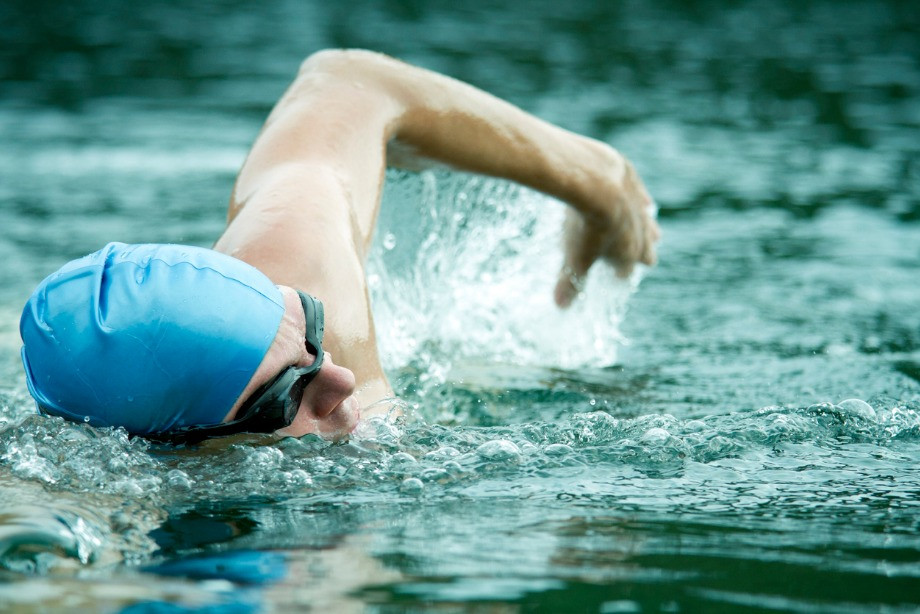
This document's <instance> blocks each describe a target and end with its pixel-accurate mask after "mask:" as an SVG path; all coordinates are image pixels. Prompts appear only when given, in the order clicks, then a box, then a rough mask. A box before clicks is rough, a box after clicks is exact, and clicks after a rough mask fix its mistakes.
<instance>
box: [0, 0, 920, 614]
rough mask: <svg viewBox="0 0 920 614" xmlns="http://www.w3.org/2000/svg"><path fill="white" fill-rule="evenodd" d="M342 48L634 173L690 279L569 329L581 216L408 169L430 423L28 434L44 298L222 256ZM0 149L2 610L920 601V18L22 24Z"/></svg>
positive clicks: (67, 18)
mask: <svg viewBox="0 0 920 614" xmlns="http://www.w3.org/2000/svg"><path fill="white" fill-rule="evenodd" d="M326 46H362V47H369V48H374V49H378V50H381V51H385V52H388V53H391V54H394V55H397V56H399V57H402V58H404V59H406V60H409V61H413V62H416V63H419V64H421V65H424V66H427V67H430V68H433V69H437V70H442V71H445V72H448V73H450V74H452V75H454V76H457V77H459V78H462V79H465V80H468V81H470V82H472V83H474V84H476V85H479V86H481V87H483V88H485V89H488V90H490V91H493V92H495V93H496V94H498V95H500V96H503V97H505V98H508V99H510V100H512V101H513V102H515V103H517V104H519V105H521V106H523V107H524V108H526V109H527V110H530V111H532V112H534V113H537V114H538V115H540V116H542V117H544V118H546V119H549V120H551V121H554V122H557V123H559V124H561V125H563V126H565V127H568V128H571V129H573V130H577V131H581V132H584V133H587V134H590V135H592V136H594V137H596V138H599V139H602V140H605V141H607V142H610V143H612V144H614V145H615V146H617V147H619V148H620V149H621V150H623V151H624V152H625V153H626V154H627V155H628V156H629V157H630V158H632V159H633V160H634V162H635V163H636V165H637V167H638V168H639V170H640V172H641V173H642V175H643V176H644V178H645V180H646V183H647V184H648V186H649V188H650V190H651V191H652V193H653V194H654V195H655V197H656V199H657V201H658V205H659V207H660V211H659V220H660V222H661V225H662V228H663V231H664V240H663V242H662V244H661V248H660V258H661V262H660V265H659V266H658V267H656V268H655V269H652V270H649V271H645V272H644V273H643V276H642V279H641V282H640V280H638V279H636V280H633V284H632V285H631V286H630V285H627V284H624V283H621V282H616V281H614V280H612V277H611V276H610V274H609V272H605V271H602V270H599V271H596V272H595V274H594V275H593V276H592V278H591V279H590V280H589V285H588V291H587V296H586V297H585V298H584V300H582V301H581V302H580V303H579V304H578V305H576V307H575V309H574V311H573V312H572V313H567V314H560V313H558V312H556V311H554V310H553V308H552V306H551V305H550V289H551V284H552V278H553V272H554V271H555V269H556V267H557V265H558V260H559V255H558V253H557V250H556V247H555V244H556V242H557V241H558V223H559V220H560V219H561V213H562V207H561V205H559V204H558V203H555V202H552V201H551V200H550V199H547V198H545V197H543V196H540V195H538V194H535V193H533V192H529V191H527V190H522V189H519V188H517V187H514V186H510V185H508V184H504V183H501V182H498V181H494V180H486V179H481V178H475V177H470V176H465V175H451V174H448V173H446V172H428V173H423V174H420V175H413V174H407V173H399V172H393V173H392V174H390V175H389V177H388V187H387V192H386V194H385V199H384V211H383V213H382V215H381V227H380V229H379V233H378V236H377V245H376V248H375V251H374V253H373V254H372V256H371V259H370V272H371V278H370V281H371V286H372V291H373V294H374V300H375V314H376V318H377V323H378V330H379V334H380V337H381V339H380V342H381V347H382V351H383V354H384V360H385V364H386V366H387V368H388V370H389V373H390V375H391V377H392V380H393V381H394V383H395V385H396V386H397V388H398V390H399V391H400V393H401V396H402V397H403V399H404V401H405V403H406V404H407V407H408V408H409V411H408V413H409V414H410V417H409V419H408V420H407V421H406V422H405V423H403V424H398V425H395V426H394V425H387V424H383V423H373V424H367V425H365V426H364V427H363V428H362V429H361V432H360V433H359V436H358V437H356V438H355V440H354V441H352V442H351V443H349V444H346V445H329V444H326V443H324V442H321V441H319V440H314V439H310V438H306V439H304V440H285V441H282V442H280V443H271V442H266V441H263V440H240V441H237V442H234V443H232V444H231V445H229V446H213V447H209V448H205V449H204V450H201V451H198V452H187V451H186V452H176V451H171V450H162V449H154V448H150V447H149V446H148V445H147V444H146V443H144V442H142V441H137V440H133V441H131V440H128V439H127V437H125V436H124V434H123V433H118V432H115V433H113V432H107V431H96V430H93V429H91V428H89V427H85V426H77V425H70V424H65V423H63V422H61V421H57V420H52V419H45V418H40V417H38V416H35V415H33V408H32V404H31V401H30V400H29V398H28V394H27V392H26V390H25V383H24V378H23V375H22V373H21V366H20V364H19V357H18V352H19V346H20V341H19V337H18V329H17V327H18V318H19V311H20V309H21V306H22V304H23V303H24V301H25V300H26V298H27V296H28V294H29V292H30V291H31V289H32V287H33V286H34V285H35V284H36V283H37V282H38V281H39V280H40V279H41V278H42V277H44V276H45V275H46V274H48V273H50V272H51V271H53V270H54V269H56V268H57V267H58V266H59V265H60V264H62V263H63V262H64V261H66V260H67V259H69V258H73V257H76V256H79V255H82V254H84V253H87V252H90V251H93V250H95V249H97V248H98V247H100V246H101V245H102V244H104V243H105V242H106V241H109V240H121V241H128V242H132V241H180V242H186V243H192V244H198V245H209V244H210V243H211V242H212V241H213V240H214V238H215V237H216V236H217V234H218V233H219V232H220V229H221V226H222V221H223V218H224V207H225V204H226V201H227V199H228V196H229V192H230V187H231V184H232V181H233V177H234V174H235V172H236V170H237V169H238V167H239V165H240V164H241V162H242V159H243V156H244V155H245V152H246V150H247V147H248V146H249V144H250V143H251V141H252V139H253V138H254V137H255V134H256V133H257V131H258V129H259V127H260V125H261V122H262V120H263V119H264V117H265V115H266V113H267V112H268V110H269V109H270V107H271V104H272V103H273V101H274V100H275V99H276V98H277V97H278V95H279V94H280V93H281V92H282V91H283V89H284V87H285V86H286V84H287V82H288V80H289V79H290V78H291V76H292V75H293V73H294V72H295V71H296V68H297V65H298V63H299V62H300V60H301V59H302V58H303V57H305V56H306V55H307V54H309V53H310V52H311V51H314V50H316V49H319V48H322V47H326ZM0 143H2V145H0V262H2V263H3V264H2V266H0V606H2V607H3V608H4V609H5V610H10V611H17V612H20V611H21V612H45V611H59V610H78V611H102V612H118V611H122V610H124V609H125V608H128V609H129V611H154V608H155V607H156V606H155V604H157V603H160V604H161V606H160V607H163V606H162V603H163V602H166V603H172V604H176V607H177V608H185V609H179V610H178V611H208V612H211V611H214V612H218V611H219V612H224V611H232V612H238V611H290V610H298V611H302V610H308V609H313V610H316V611H334V612H340V611H343V612H347V611H363V610H369V611H382V612H391V611H392V612H396V611H423V610H432V609H433V610H438V611H446V612H454V611H464V610H474V611H488V612H506V611H507V612H515V611H526V612H530V611H539V612H543V611H545V612H657V611H662V612H701V611H705V612H730V611H763V612H773V611H795V612H877V611H884V612H912V611H916V609H917V608H918V607H920V471H918V468H917V465H918V461H920V310H918V309H917V304H918V302H920V155H918V154H920V9H918V8H917V5H916V3H912V2H868V1H866V2H848V3H845V4H844V3H840V2H799V3H792V2H784V3H761V2H728V3H724V4H717V3H710V2H664V1H658V2H589V1H587V0H585V1H580V2H574V3H568V4H567V5H566V7H560V6H556V3H554V2H544V1H533V2H528V3H526V4H524V3H520V4H519V3H515V2H511V1H510V0H509V1H507V2H495V3H489V4H488V6H486V5H485V3H483V4H460V3H456V5H455V3H449V2H441V1H431V2H396V1H390V2H370V1H359V2H349V3H318V2H317V3H310V2H294V1H285V0H268V1H266V2H262V3H258V5H254V4H248V3H242V2H232V1H229V0H225V1H222V2H218V1H215V2H201V3H184V2H166V1H164V0H155V1H154V2H150V3H145V4H141V5H134V4H129V3H123V2H115V1H114V0H113V1H111V2H96V3H90V2H86V1H82V2H81V1H77V2H75V3H69V4H62V3H51V2H37V3H29V4H26V3H25V2H13V3H7V4H3V5H2V6H0ZM636 284H638V285H636ZM131 608H134V609H133V610H132V609H131ZM158 611H165V610H158Z"/></svg>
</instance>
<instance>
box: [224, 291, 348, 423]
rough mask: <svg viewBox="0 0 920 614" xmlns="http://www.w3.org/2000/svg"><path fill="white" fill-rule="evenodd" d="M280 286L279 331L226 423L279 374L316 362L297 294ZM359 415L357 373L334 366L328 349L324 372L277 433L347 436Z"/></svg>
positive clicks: (322, 371)
mask: <svg viewBox="0 0 920 614" xmlns="http://www.w3.org/2000/svg"><path fill="white" fill-rule="evenodd" d="M279 288H280V290H281V293H282V295H283V296H284V307H285V310H284V316H283V317H282V319H281V324H280V325H279V327H278V332H277V333H276V335H275V339H274V341H272V345H271V346H270V347H269V349H268V352H266V354H265V357H264V358H263V359H262V363H261V364H260V365H259V368H258V369H257V370H256V372H255V374H254V375H253V376H252V379H250V381H249V383H248V384H247V386H246V388H245V389H244V391H243V394H242V395H240V398H239V399H238V400H237V402H236V403H235V404H234V406H233V408H232V409H231V410H230V412H229V413H228V414H227V416H226V417H225V418H224V422H227V421H229V420H232V419H233V418H234V416H235V415H236V413H237V411H239V408H240V407H241V406H242V405H243V403H244V401H245V400H246V399H248V398H249V396H250V395H251V394H252V393H253V392H254V391H255V390H256V389H258V388H259V386H261V385H262V384H264V383H265V382H267V381H269V380H270V379H272V378H273V377H275V376H276V375H277V374H278V373H280V372H281V371H283V370H284V369H286V368H288V367H290V366H295V365H296V366H299V367H306V366H309V365H311V364H313V361H314V360H316V356H315V355H314V354H313V353H311V352H310V350H309V349H308V348H307V346H306V343H305V341H304V332H305V330H306V320H305V316H304V312H303V306H302V305H301V302H300V298H299V297H298V296H297V292H296V291H295V290H293V289H292V288H290V287H288V286H279ZM359 419H360V409H359V403H358V400H357V398H356V397H355V375H354V373H352V371H351V370H349V369H347V368H345V367H342V366H339V365H337V364H335V362H334V361H333V357H332V355H331V354H329V353H328V352H327V353H326V354H325V357H324V359H323V366H322V367H321V368H320V370H319V373H318V374H317V375H316V377H315V378H314V379H313V381H312V382H310V384H309V385H308V386H307V387H306V388H305V389H304V393H303V398H302V399H301V401H300V408H299V409H298V412H297V416H296V417H295V418H294V422H293V423H291V425H290V426H288V427H286V428H284V429H281V430H279V431H278V434H280V435H286V436H290V437H301V436H303V435H306V434H308V433H313V434H316V435H319V436H321V437H323V438H325V439H333V440H336V439H342V438H344V437H347V436H348V434H349V433H351V432H352V431H353V430H354V429H355V427H356V426H357V425H358V421H359Z"/></svg>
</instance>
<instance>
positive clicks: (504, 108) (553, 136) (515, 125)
mask: <svg viewBox="0 0 920 614" xmlns="http://www.w3.org/2000/svg"><path fill="white" fill-rule="evenodd" d="M330 55H331V56H332V57H331V58H330V57H328V56H330ZM325 61H327V62H328V61H332V62H341V63H342V64H347V65H348V67H347V68H346V69H345V70H344V72H346V73H349V74H352V75H354V74H355V73H358V74H359V75H360V78H362V79H363V80H366V81H367V82H369V83H370V84H372V86H373V88H374V89H376V90H378V91H382V92H383V93H384V94H385V96H386V97H387V98H388V99H390V100H392V101H394V102H395V104H393V105H392V107H391V108H392V113H393V116H392V118H390V121H389V122H388V124H387V134H386V135H385V137H386V138H388V139H395V140H397V141H399V142H400V143H402V144H405V145H408V146H410V147H411V148H413V149H414V151H415V152H416V153H417V154H419V155H421V156H424V157H427V158H431V159H433V160H437V161H440V162H443V163H446V164H449V165H451V166H453V167H455V168H460V169H463V170H469V171H473V172H478V173H484V174H488V175H494V176H498V177H504V178H507V179H510V180H513V181H516V182H518V183H521V184H524V185H527V186H530V187H532V188H535V189H537V190H540V191H542V192H545V193H548V194H551V195H553V196H555V197H557V198H560V199H562V200H564V201H567V202H569V203H570V204H572V205H573V206H574V207H576V208H577V209H579V210H581V211H582V212H584V213H588V214H590V213H595V212H596V211H595V208H596V207H598V201H599V200H601V199H599V194H601V193H603V194H607V193H609V191H610V189H611V188H613V186H614V184H615V182H616V181H618V179H619V178H620V177H621V176H622V175H623V174H624V172H625V161H624V159H623V158H622V156H621V155H620V154H619V153H618V152H616V151H615V150H614V149H613V148H611V147H609V146H607V145H605V144H603V143H600V142H598V141H595V140H593V139H590V138H587V137H583V136H580V135H577V134H574V133H572V132H569V131H567V130H564V129H562V128H559V127H557V126H554V125H552V124H550V123H548V122H545V121H543V120H541V119H539V118H537V117H534V116H533V115H530V114H529V113H526V112H525V111H523V110H521V109H519V108H517V107H515V106H514V105H512V104H510V103H507V102H505V101H503V100H500V99H498V98H496V97H495V96H492V95H490V94H488V93H486V92H484V91H482V90H479V89H477V88H475V87H473V86H470V85H467V84H465V83H462V82H460V81H457V80H455V79H452V78H450V77H446V76H444V75H440V74H437V73H434V72H431V71H428V70H425V69H422V68H418V67H415V66H410V65H407V64H404V63H402V62H399V61H397V60H394V59H392V58H389V57H386V56H383V55H380V54H376V53H371V52H360V51H357V52H332V53H331V54H329V53H328V52H327V57H326V58H325Z"/></svg>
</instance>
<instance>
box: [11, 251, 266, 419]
mask: <svg viewBox="0 0 920 614" xmlns="http://www.w3.org/2000/svg"><path fill="white" fill-rule="evenodd" d="M283 313H284V299H283V297H282V294H281V291H280V290H279V289H278V288H277V287H276V286H275V285H274V284H272V282H271V281H270V280H269V279H268V278H267V277H266V276H265V275H263V274H262V273H261V272H259V271H258V270H257V269H255V268H253V267H252V266H250V265H248V264H246V263H244V262H242V261H240V260H237V259H235V258H232V257H230V256H227V255H224V254H220V253H218V252H215V251H212V250H208V249H203V248H198V247H188V246H182V245H156V244H150V245H125V244H123V243H110V244H109V245H106V246H105V247H104V248H102V249H101V250H99V251H98V252H95V253H93V254H90V255H89V256H85V257H83V258H79V259H77V260H73V261H71V262H69V263H67V264H66V265H64V266H63V267H62V268H61V269H60V270H59V271H57V272H56V273H54V274H52V275H50V276H49V277H47V278H46V279H45V280H44V281H42V282H41V283H40V284H39V285H38V287H37V288H36V289H35V292H33V293H32V296H31V297H30V298H29V301H28V303H27V304H26V307H25V309H24V310H23V313H22V319H21V320H20V325H19V330H20V334H21V336H22V340H23V348H22V362H23V365H24V366H25V371H26V381H27V383H28V386H29V392H30V393H31V394H32V396H33V397H34V398H35V401H36V403H37V405H38V407H39V409H40V410H41V411H42V412H44V413H46V414H51V415H55V416H62V417H64V418H67V419H69V420H73V421H77V422H88V423H90V424H92V425H95V426H120V427H124V428H125V429H126V430H127V431H128V432H130V433H132V434H138V435H147V434H152V433H163V432H168V431H170V430H172V429H176V428H180V427H184V426H190V425H209V424H217V423H219V422H221V421H223V419H224V418H225V416H226V415H227V414H228V413H229V411H230V409H231V408H232V407H233V405H234V403H235V401H236V400H237V398H238V397H239V396H240V394H241V393H242V392H243V390H244V388H245V387H246V385H247V383H248V382H249V380H250V378H251V377H252V375H253V373H255V371H256V369H257V368H258V367H259V363H260V362H261V361H262V358H263V357H264V356H265V353H266V352H267V350H268V348H269V347H270V346H271V344H272V340H273V339H274V337H275V333H276V332H277V330H278V325H279V324H280V322H281V317H282V315H283Z"/></svg>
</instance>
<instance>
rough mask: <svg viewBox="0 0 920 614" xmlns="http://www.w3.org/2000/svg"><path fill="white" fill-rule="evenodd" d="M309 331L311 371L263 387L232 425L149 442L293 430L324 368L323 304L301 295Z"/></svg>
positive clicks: (294, 371) (185, 430) (180, 431)
mask: <svg viewBox="0 0 920 614" xmlns="http://www.w3.org/2000/svg"><path fill="white" fill-rule="evenodd" d="M297 294H298V295H299V296H300V302H301V304H302V305H303V312H304V315H305V316H306V322H307V330H306V334H305V340H306V345H307V349H308V350H310V352H311V353H312V354H313V355H314V356H316V359H315V360H314V361H313V364H311V365H310V366H308V367H295V366H291V367H288V368H287V369H285V370H283V371H282V372H281V373H279V374H278V375H276V376H275V377H274V378H272V379H271V380H269V381H268V382H266V383H265V384H263V385H262V386H260V387H259V388H257V389H256V391H255V392H253V393H252V394H251V395H250V397H249V399H247V401H246V402H245V403H243V405H242V406H241V407H240V409H239V411H237V413H236V415H237V416H238V417H237V418H236V419H235V420H233V421H231V422H222V423H221V424H212V425H207V426H183V427H180V428H177V429H173V430H171V431H166V432H164V433H151V434H149V435H144V437H146V438H147V439H150V440H153V441H159V442H163V443H171V444H175V445H180V444H187V445H190V444H195V443H199V442H201V441H203V440H205V439H211V438H213V437H226V436H228V435H236V434H237V433H274V432H275V431H277V430H278V429H283V428H284V427H286V426H290V425H291V423H292V422H293V421H294V417H295V416H297V410H298V409H299V408H300V401H301V400H302V399H303V391H304V389H305V388H306V387H307V385H308V384H309V383H310V382H311V381H313V378H315V377H316V376H317V374H319V370H320V368H321V367H322V366H323V347H322V343H323V330H324V318H323V304H322V303H321V302H320V301H319V299H316V298H313V297H312V296H310V295H309V294H304V293H303V292H300V291H298V292H297Z"/></svg>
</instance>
